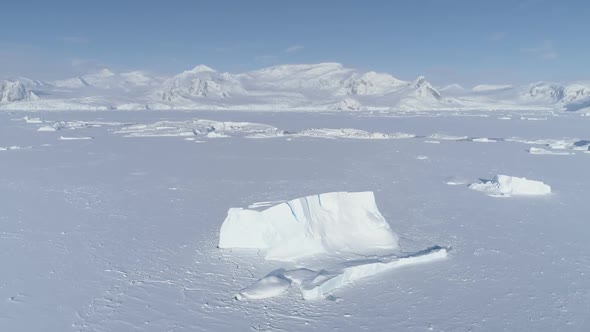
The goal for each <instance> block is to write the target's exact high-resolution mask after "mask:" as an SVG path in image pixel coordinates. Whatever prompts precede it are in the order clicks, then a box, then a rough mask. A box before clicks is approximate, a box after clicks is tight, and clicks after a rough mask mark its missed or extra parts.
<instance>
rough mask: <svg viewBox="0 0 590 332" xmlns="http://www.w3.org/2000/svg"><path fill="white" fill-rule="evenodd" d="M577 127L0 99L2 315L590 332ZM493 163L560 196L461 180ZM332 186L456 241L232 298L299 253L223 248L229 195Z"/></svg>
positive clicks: (37, 322) (577, 122) (182, 323)
mask: <svg viewBox="0 0 590 332" xmlns="http://www.w3.org/2000/svg"><path fill="white" fill-rule="evenodd" d="M25 116H27V117H28V121H26V120H24V119H23V117H25ZM35 118H38V119H35ZM195 119H206V120H212V121H211V122H207V123H205V124H204V125H203V123H200V122H199V123H197V124H195V122H194V121H193V120H195ZM227 121H231V122H241V123H242V122H248V123H258V124H264V125H268V126H258V127H257V126H254V127H252V126H251V125H250V124H243V123H242V124H241V125H239V126H234V125H229V127H231V130H226V131H223V130H221V129H219V128H221V127H220V126H219V125H217V124H216V123H217V122H219V123H225V125H224V126H225V127H224V128H226V129H227V128H228V124H227ZM211 123H213V125H211ZM195 126H199V128H197V129H198V130H197V129H195V128H192V127H195ZM41 127H51V128H53V129H55V131H38V129H39V128H41ZM213 127H214V128H213ZM130 128H131V129H132V130H130ZM203 128H205V130H204V131H203V130H202V129H203ZM212 128H213V129H212ZM249 128H254V129H252V130H253V131H249V130H250V129H249ZM273 128H274V129H273ZM342 128H349V129H356V130H357V131H353V134H354V135H350V133H351V131H349V130H348V131H347V130H344V131H343V130H340V129H342ZM314 129H316V130H315V131H313V130H314ZM317 129H320V130H317ZM326 129H333V130H326ZM211 132H215V134H214V135H212V134H211ZM218 132H219V133H218ZM253 132H254V134H253ZM375 132H378V133H385V134H389V133H405V134H411V135H405V136H403V135H392V136H391V137H386V138H376V137H381V136H379V135H377V136H375V135H373V136H371V135H370V133H375ZM130 133H134V134H132V135H130ZM158 133H162V134H161V135H159V134H158ZM310 133H312V134H310ZM144 134H145V135H144ZM365 134H366V135H365ZM133 135H135V137H129V136H133ZM256 135H258V136H259V137H257V138H254V137H253V136H256ZM586 140H590V117H582V116H580V115H579V114H572V113H556V114H553V113H538V112H537V113H528V114H525V113H522V112H520V113H518V112H514V113H511V112H502V113H499V112H471V113H451V112H447V113H427V112H423V113H403V114H402V113H397V114H378V113H338V114H334V113H323V114H322V113H272V112H261V113H257V112H176V111H135V112H122V111H109V112H36V113H30V112H12V113H9V112H2V113H0V331H13V332H17V331H23V332H24V331H26V332H31V331H60V332H61V331H64V332H65V331H109V332H115V331H315V330H333V331H402V330H403V331H589V330H590V314H589V313H590V244H589V239H590V221H589V220H590V218H589V217H588V196H589V194H590V177H589V176H588V170H589V169H590V154H589V153H587V152H586V151H587V150H588V144H590V142H587V141H586ZM531 147H537V148H542V149H545V150H547V151H556V152H567V154H555V155H553V154H541V155H539V154H533V153H529V149H530V148H531ZM584 149H585V150H584ZM498 174H507V175H511V176H518V177H526V178H530V179H534V180H539V181H543V182H544V183H546V184H548V185H550V186H551V188H552V193H551V194H550V195H545V196H539V197H536V196H535V197H529V196H523V197H516V196H514V197H501V198H500V197H490V196H488V195H486V194H485V193H482V192H478V191H474V190H470V189H469V188H468V187H467V186H468V185H469V184H470V183H474V182H479V181H480V179H491V178H493V177H494V176H495V175H498ZM449 183H450V184H454V185H449ZM332 191H373V192H374V194H375V198H376V201H377V206H378V207H379V210H380V211H381V213H382V214H383V216H384V217H385V219H386V220H387V221H388V222H389V224H390V226H391V228H392V229H393V230H394V231H395V232H396V233H397V234H398V235H399V237H400V243H401V246H402V248H404V249H406V250H408V251H412V250H421V249H423V248H426V247H430V246H433V245H441V246H446V247H449V248H452V250H451V251H450V252H449V257H448V258H447V259H446V260H442V261H437V262H432V263H429V264H423V265H416V266H409V267H403V268H399V269H395V270H392V271H388V272H384V273H382V274H379V275H375V276H372V277H368V278H365V279H363V280H360V281H358V282H355V283H353V284H350V285H348V286H346V287H344V288H340V289H338V290H337V291H335V292H334V293H333V294H332V295H331V296H330V297H329V298H327V299H325V300H317V301H306V300H303V299H302V298H301V296H300V294H298V293H297V292H296V291H295V290H289V291H288V292H287V293H286V294H283V295H281V296H279V297H276V298H272V299H267V300H259V301H237V300H235V298H234V296H235V294H236V293H237V292H239V291H240V290H241V289H243V288H244V287H246V286H248V285H249V284H251V283H252V282H254V281H255V280H257V279H258V278H260V277H263V276H264V275H266V274H267V273H268V272H270V271H272V270H274V269H276V268H279V267H297V266H285V263H280V262H276V261H267V260H265V259H264V256H263V255H261V254H260V253H258V252H256V251H243V250H229V249H223V250H222V249H218V248H217V243H218V240H219V228H220V226H221V223H222V222H223V220H224V219H225V217H226V213H227V210H228V209H229V208H231V207H247V206H249V205H250V204H252V203H255V202H263V201H281V200H286V199H292V198H297V197H302V196H306V195H311V194H318V193H324V192H332Z"/></svg>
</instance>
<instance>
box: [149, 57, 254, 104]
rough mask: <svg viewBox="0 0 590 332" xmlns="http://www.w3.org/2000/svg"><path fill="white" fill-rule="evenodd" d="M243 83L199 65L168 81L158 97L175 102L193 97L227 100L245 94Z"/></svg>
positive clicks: (231, 76) (228, 75) (226, 74)
mask: <svg viewBox="0 0 590 332" xmlns="http://www.w3.org/2000/svg"><path fill="white" fill-rule="evenodd" d="M245 93H246V92H245V91H244V89H243V88H242V86H241V83H240V82H239V81H238V80H237V79H236V78H235V77H234V76H233V75H231V74H229V73H218V72H217V71H215V70H214V69H212V68H209V67H207V66H205V65H199V66H196V67H195V68H193V69H192V70H188V71H185V72H183V73H181V74H179V75H176V76H174V77H172V78H170V79H168V80H166V81H165V82H164V84H163V86H162V88H161V89H159V90H158V95H159V96H160V97H161V100H162V101H165V102H174V101H178V100H186V99H190V98H193V97H198V98H203V97H212V98H227V97H230V96H233V95H240V94H245Z"/></svg>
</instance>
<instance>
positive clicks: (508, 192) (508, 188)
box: [469, 175, 551, 197]
mask: <svg viewBox="0 0 590 332" xmlns="http://www.w3.org/2000/svg"><path fill="white" fill-rule="evenodd" d="M469 188H470V189H473V190H477V191H482V192H485V193H487V194H488V195H490V196H499V197H502V196H504V197H509V196H513V195H514V196H516V195H529V196H531V195H547V194H550V193H551V187H550V186H548V185H546V184H545V183H543V182H541V181H535V180H528V179H526V178H519V177H515V176H508V175H496V176H495V177H494V178H493V179H492V180H489V181H488V180H483V181H481V182H479V183H472V184H471V185H469Z"/></svg>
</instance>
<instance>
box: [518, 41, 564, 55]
mask: <svg viewBox="0 0 590 332" xmlns="http://www.w3.org/2000/svg"><path fill="white" fill-rule="evenodd" d="M520 51H521V52H522V53H528V54H532V55H534V56H537V57H539V58H542V59H547V60H551V59H556V58H557V56H558V55H557V51H555V48H554V47H553V41H551V40H544V41H543V42H542V43H541V44H540V45H538V46H535V47H527V48H521V49H520Z"/></svg>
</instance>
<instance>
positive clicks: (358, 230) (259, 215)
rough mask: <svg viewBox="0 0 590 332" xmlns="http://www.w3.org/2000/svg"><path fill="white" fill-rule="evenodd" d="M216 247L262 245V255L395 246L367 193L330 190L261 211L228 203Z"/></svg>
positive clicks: (288, 255) (286, 257) (280, 256)
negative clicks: (234, 206)
mask: <svg viewBox="0 0 590 332" xmlns="http://www.w3.org/2000/svg"><path fill="white" fill-rule="evenodd" d="M219 247H220V248H254V249H262V250H264V251H265V253H266V258H267V259H276V260H294V259H297V258H301V257H305V256H311V255H316V254H324V253H337V252H354V253H364V252H369V251H374V250H379V249H388V250H396V249H399V244H398V236H397V234H395V233H394V232H393V231H392V230H391V227H390V226H389V224H388V223H387V221H386V220H385V219H384V218H383V216H382V215H381V213H380V212H379V210H378V209H377V205H376V204H375V197H374V195H373V193H372V192H332V193H325V194H319V195H313V196H307V197H302V198H298V199H294V200H291V201H288V202H285V203H281V204H278V205H275V206H273V207H270V208H268V209H266V210H263V211H256V210H249V209H242V208H231V209H229V211H228V213H227V218H226V219H225V221H224V222H223V225H222V226H221V231H220V235H219Z"/></svg>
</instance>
